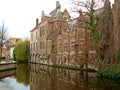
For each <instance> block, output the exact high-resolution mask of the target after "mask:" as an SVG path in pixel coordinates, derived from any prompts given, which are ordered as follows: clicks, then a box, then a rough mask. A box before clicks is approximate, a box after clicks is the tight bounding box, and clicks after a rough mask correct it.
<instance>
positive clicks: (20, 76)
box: [16, 64, 30, 86]
mask: <svg viewBox="0 0 120 90" xmlns="http://www.w3.org/2000/svg"><path fill="white" fill-rule="evenodd" d="M16 74H17V82H19V83H23V84H24V85H25V86H28V85H29V82H30V80H29V78H30V71H29V65H28V64H17V69H16Z"/></svg>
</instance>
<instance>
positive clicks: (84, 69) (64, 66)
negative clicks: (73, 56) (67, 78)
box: [33, 63, 97, 72]
mask: <svg viewBox="0 0 120 90" xmlns="http://www.w3.org/2000/svg"><path fill="white" fill-rule="evenodd" d="M33 64H40V65H45V66H50V67H56V68H64V69H71V70H80V71H88V72H96V71H97V70H95V69H93V68H87V69H86V68H80V67H75V66H67V65H58V64H43V63H33Z"/></svg>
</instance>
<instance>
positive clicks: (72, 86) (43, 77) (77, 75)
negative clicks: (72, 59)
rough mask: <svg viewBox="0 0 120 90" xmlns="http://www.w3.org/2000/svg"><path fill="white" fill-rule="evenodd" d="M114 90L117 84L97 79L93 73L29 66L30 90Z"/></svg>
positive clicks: (117, 86) (35, 65)
mask: <svg viewBox="0 0 120 90" xmlns="http://www.w3.org/2000/svg"><path fill="white" fill-rule="evenodd" d="M112 82H113V80H112ZM115 82H116V81H115ZM107 84H108V85H107ZM114 88H117V89H118V90H119V88H120V86H119V84H118V83H117V84H116V83H115V84H114V86H113V85H112V83H111V81H108V82H107V81H105V79H97V78H96V77H95V73H93V72H84V71H75V70H69V69H63V68H54V67H49V66H44V65H40V64H30V90H107V89H109V90H116V89H114Z"/></svg>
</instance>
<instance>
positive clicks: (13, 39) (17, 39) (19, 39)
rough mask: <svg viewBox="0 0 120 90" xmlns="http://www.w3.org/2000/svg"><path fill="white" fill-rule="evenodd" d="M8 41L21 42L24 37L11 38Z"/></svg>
mask: <svg viewBox="0 0 120 90" xmlns="http://www.w3.org/2000/svg"><path fill="white" fill-rule="evenodd" d="M8 41H9V42H11V43H15V42H21V41H22V39H21V38H10V39H9V40H8Z"/></svg>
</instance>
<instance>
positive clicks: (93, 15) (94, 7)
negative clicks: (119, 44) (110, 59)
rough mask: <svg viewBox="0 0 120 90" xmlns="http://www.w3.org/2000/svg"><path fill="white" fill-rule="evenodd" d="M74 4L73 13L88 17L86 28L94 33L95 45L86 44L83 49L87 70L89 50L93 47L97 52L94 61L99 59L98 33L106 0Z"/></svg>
mask: <svg viewBox="0 0 120 90" xmlns="http://www.w3.org/2000/svg"><path fill="white" fill-rule="evenodd" d="M106 1H108V0H106ZM72 3H73V4H74V5H75V7H74V8H73V11H75V12H78V13H80V12H81V11H82V12H83V13H84V15H85V17H86V28H87V30H90V31H91V32H92V39H93V43H91V45H90V43H85V44H86V45H84V47H83V53H84V55H85V61H86V63H85V64H86V68H87V64H88V63H89V62H88V59H89V58H88V54H89V48H90V47H91V46H94V47H95V50H96V55H95V56H94V59H95V58H97V57H98V55H97V52H98V50H99V49H98V48H99V47H98V43H99V35H98V31H97V26H98V22H99V16H100V15H101V13H102V12H103V6H104V3H105V0H72ZM86 34H87V32H86ZM85 40H87V35H85ZM84 49H85V50H84Z"/></svg>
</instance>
